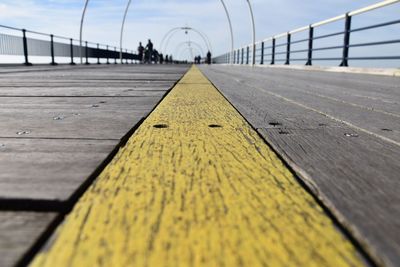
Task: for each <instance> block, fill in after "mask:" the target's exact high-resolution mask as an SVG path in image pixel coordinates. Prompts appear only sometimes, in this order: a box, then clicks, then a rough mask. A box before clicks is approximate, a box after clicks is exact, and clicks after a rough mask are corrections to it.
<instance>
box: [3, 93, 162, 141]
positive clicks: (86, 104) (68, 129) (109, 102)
mask: <svg viewBox="0 0 400 267" xmlns="http://www.w3.org/2000/svg"><path fill="white" fill-rule="evenodd" d="M0 99H1V101H2V105H1V107H0V125H2V127H1V128H0V137H11V138H17V137H20V138H21V137H22V138H25V137H28V138H58V139H60V138H86V139H87V138H90V139H120V138H121V137H122V136H124V135H125V134H126V133H127V132H128V131H129V130H130V129H131V128H132V127H133V126H134V125H135V124H136V123H138V122H139V121H140V120H141V119H142V118H143V117H145V116H146V115H147V114H148V112H150V111H151V110H152V109H153V107H154V106H155V105H156V104H157V103H158V101H160V99H161V97H121V98H115V97H113V98H108V97H101V98H97V97H73V98H69V97H60V98H59V97H27V98H25V97H2V98H0Z"/></svg>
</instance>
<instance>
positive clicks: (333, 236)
mask: <svg viewBox="0 0 400 267" xmlns="http://www.w3.org/2000/svg"><path fill="white" fill-rule="evenodd" d="M189 68H190V66H177V65H169V66H156V65H153V66H143V65H125V66H114V65H109V66H97V65H93V66H83V67H69V66H59V67H56V68H53V67H34V68H31V67H29V68H4V69H1V70H0V82H1V83H0V101H1V102H0V126H1V127H0V169H1V170H2V171H1V172H0V185H1V186H0V236H1V238H0V266H5V267H8V266H15V265H19V266H24V265H27V264H29V263H31V264H32V266H35V267H36V266H95V265H97V266H174V267H175V266H375V265H377V266H393V267H394V266H398V262H400V236H399V233H400V225H399V221H400V220H399V219H400V208H399V207H400V198H399V196H400V195H399V192H400V180H399V177H400V176H399V175H400V148H399V146H400V108H399V103H400V82H399V81H400V79H399V78H393V77H380V76H373V75H354V74H339V73H326V72H316V71H309V72H307V71H298V70H297V71H295V70H287V69H285V70H284V69H263V68H254V69H251V68H248V67H243V68H242V67H228V66H225V67H224V66H202V67H201V68H200V70H201V72H200V71H199V70H198V69H197V68H191V69H190V71H189V72H188V70H189ZM185 73H186V75H185V76H184V77H183V75H184V74H185ZM182 77H183V78H182ZM181 78H182V79H181ZM178 81H179V83H178V84H176V83H177V82H178ZM210 81H211V82H212V83H210ZM175 84H176V85H175ZM214 85H215V86H216V88H215V87H214ZM171 88H173V89H172V90H171V91H169V90H170V89H171ZM168 92H169V93H168ZM167 93H168V94H167ZM221 93H222V94H221ZM228 101H229V102H228Z"/></svg>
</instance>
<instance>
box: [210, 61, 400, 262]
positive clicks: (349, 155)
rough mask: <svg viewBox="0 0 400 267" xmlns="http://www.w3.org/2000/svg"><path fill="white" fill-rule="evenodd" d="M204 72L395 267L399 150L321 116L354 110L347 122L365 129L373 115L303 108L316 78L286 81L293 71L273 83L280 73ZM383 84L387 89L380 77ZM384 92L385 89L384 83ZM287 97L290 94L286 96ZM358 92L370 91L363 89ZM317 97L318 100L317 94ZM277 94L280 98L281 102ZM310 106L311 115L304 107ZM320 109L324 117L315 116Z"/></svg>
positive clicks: (399, 243) (319, 105)
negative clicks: (305, 93) (306, 92)
mask: <svg viewBox="0 0 400 267" xmlns="http://www.w3.org/2000/svg"><path fill="white" fill-rule="evenodd" d="M204 71H205V73H206V74H207V75H208V77H209V78H210V79H211V81H212V82H213V83H214V84H216V85H217V87H218V88H219V89H220V90H221V91H222V92H223V93H224V95H225V96H226V97H227V98H228V100H229V101H231V103H233V104H234V105H235V107H236V108H237V109H238V110H239V111H240V112H241V113H242V114H243V115H244V116H245V117H246V119H247V120H248V121H249V122H250V123H251V124H252V125H253V126H254V127H256V128H258V131H259V133H260V134H262V135H263V136H264V137H265V138H266V139H267V140H268V141H269V142H270V143H271V145H273V146H274V148H275V149H276V150H277V151H278V152H279V153H280V154H281V155H282V156H283V157H284V158H285V159H286V160H287V161H288V162H289V163H290V164H291V165H292V166H293V167H294V168H295V169H296V170H297V171H298V173H299V175H300V176H302V178H303V179H305V181H306V182H307V183H309V184H311V188H313V189H314V190H315V191H316V192H317V193H318V194H320V196H321V198H322V199H323V200H324V201H325V203H326V204H327V205H329V206H330V207H332V209H333V211H334V212H336V214H337V215H338V216H340V217H341V218H342V219H343V221H344V222H345V223H346V224H347V225H348V226H349V229H352V231H353V233H354V234H355V235H356V236H357V237H358V238H360V240H365V243H368V244H369V248H370V251H371V252H373V253H374V254H375V255H377V257H379V258H381V259H382V260H383V261H385V262H386V263H387V264H388V265H391V266H396V262H398V259H399V258H400V236H399V235H398V233H399V231H398V229H400V228H399V224H398V218H400V210H399V209H398V208H397V207H398V206H399V205H400V197H399V194H398V192H400V181H399V179H398V178H399V173H400V149H399V147H398V146H397V145H394V144H393V143H389V142H386V141H385V140H383V139H382V138H377V137H376V136H374V135H370V134H367V133H365V132H362V131H359V130H358V129H357V128H353V127H350V126H349V125H346V124H343V123H341V122H339V121H337V120H333V119H332V118H330V117H328V116H325V115H324V114H323V113H328V114H332V113H330V112H329V110H327V109H328V108H327V107H328V104H329V105H331V108H332V111H331V112H345V111H347V112H350V111H353V112H355V113H356V114H351V116H355V117H353V118H357V116H358V117H360V120H362V119H364V123H365V125H367V124H368V123H370V122H371V120H370V118H366V119H365V118H364V116H365V115H366V114H368V115H371V112H366V111H365V110H361V109H359V110H355V109H353V108H351V109H349V108H346V109H345V108H344V107H343V106H341V107H342V109H341V110H339V111H338V110H337V108H336V107H335V106H334V104H333V103H329V102H327V101H319V100H318V101H317V100H316V99H315V98H314V100H315V102H314V103H313V102H312V101H311V99H307V101H304V98H303V96H301V95H300V94H299V91H298V90H299V88H301V90H308V88H310V87H316V86H317V85H318V82H319V81H321V82H322V80H320V79H321V78H319V75H320V73H313V72H310V73H307V74H305V73H303V72H301V73H297V72H296V71H293V76H292V75H291V74H292V71H287V73H286V74H284V75H282V76H281V77H279V75H280V72H278V73H275V72H273V71H269V70H257V72H260V73H262V74H263V75H262V76H261V75H255V74H254V73H253V72H252V71H250V70H249V72H248V73H249V74H247V73H246V72H245V71H243V70H242V71H240V68H239V70H235V71H232V69H231V68H222V67H212V68H204ZM251 73H252V74H251ZM301 75H304V76H305V77H302V76H301ZM326 75H328V74H324V76H325V78H326V79H327V81H326V83H333V81H336V82H337V86H343V89H342V90H344V91H345V90H346V88H347V87H346V85H347V86H348V87H353V86H354V84H353V82H352V79H353V80H354V83H355V84H358V83H361V84H363V85H365V84H364V82H359V81H358V79H359V76H357V75H356V76H352V75H345V78H344V79H341V80H336V78H335V79H333V81H332V80H329V79H328V77H329V75H328V77H327V76H326ZM299 76H300V77H301V79H300V80H299V81H298V82H297V83H295V84H296V86H295V87H290V86H287V87H285V88H282V86H284V84H285V83H286V82H285V79H286V78H287V79H289V78H288V77H291V78H290V79H292V80H295V79H296V77H299ZM272 77H273V78H272ZM361 77H362V78H364V76H361ZM380 78H381V77H373V78H368V79H367V80H371V79H376V81H375V83H377V81H379V79H380ZM270 79H273V80H278V79H281V80H282V84H283V85H282V84H281V85H279V86H275V84H274V83H270ZM314 79H316V80H317V82H314ZM343 80H344V81H346V82H343ZM384 80H385V81H386V82H387V79H386V78H385V77H384ZM385 81H384V82H382V84H385ZM375 83H374V84H372V85H370V87H371V91H373V90H375ZM385 86H388V87H390V84H386V85H385ZM392 86H393V87H396V86H398V85H397V84H395V85H392ZM290 90H292V91H293V92H295V93H293V94H292V95H290ZM364 90H367V91H368V90H369V87H365V88H364ZM283 91H285V92H286V93H283ZM321 91H322V93H324V90H323V89H322V90H321ZM268 92H272V93H273V94H268ZM280 94H285V96H284V98H282V97H280ZM337 94H338V95H339V94H340V92H337ZM285 98H290V100H293V101H287V100H285ZM302 99H303V100H302ZM299 101H303V102H301V105H297V104H295V102H299ZM349 101H350V100H349ZM311 105H312V108H311V109H310V108H308V106H311ZM323 105H326V106H323ZM320 109H323V112H318V111H319V110H320ZM336 114H337V113H336ZM343 114H344V113H343ZM385 121H386V123H389V124H385V125H382V126H381V127H388V128H389V129H394V126H395V125H396V124H394V123H392V122H396V120H395V119H393V120H392V119H389V118H386V120H385ZM366 122H367V123H366ZM372 127H375V126H372ZM392 134H393V135H392V136H390V137H391V138H397V137H398V132H396V131H393V133H392ZM387 136H389V135H387ZM393 136H394V137H393ZM396 136H397V137H396ZM396 140H397V139H396Z"/></svg>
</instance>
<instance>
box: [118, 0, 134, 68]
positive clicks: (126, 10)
mask: <svg viewBox="0 0 400 267" xmlns="http://www.w3.org/2000/svg"><path fill="white" fill-rule="evenodd" d="M131 2H132V0H128V4H127V5H126V8H125V13H124V18H123V19H122V26H121V35H120V38H119V49H120V50H119V51H120V52H119V60H120V61H121V64H123V61H122V40H123V36H124V27H125V20H126V16H127V14H128V11H129V7H130V5H131Z"/></svg>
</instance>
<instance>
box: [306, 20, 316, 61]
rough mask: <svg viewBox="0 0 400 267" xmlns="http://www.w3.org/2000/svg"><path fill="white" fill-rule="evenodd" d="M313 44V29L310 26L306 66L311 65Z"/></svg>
mask: <svg viewBox="0 0 400 267" xmlns="http://www.w3.org/2000/svg"><path fill="white" fill-rule="evenodd" d="M313 44H314V27H313V26H311V25H310V29H309V34H308V56H307V63H306V66H311V65H312V56H313V46H314V45H313Z"/></svg>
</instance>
